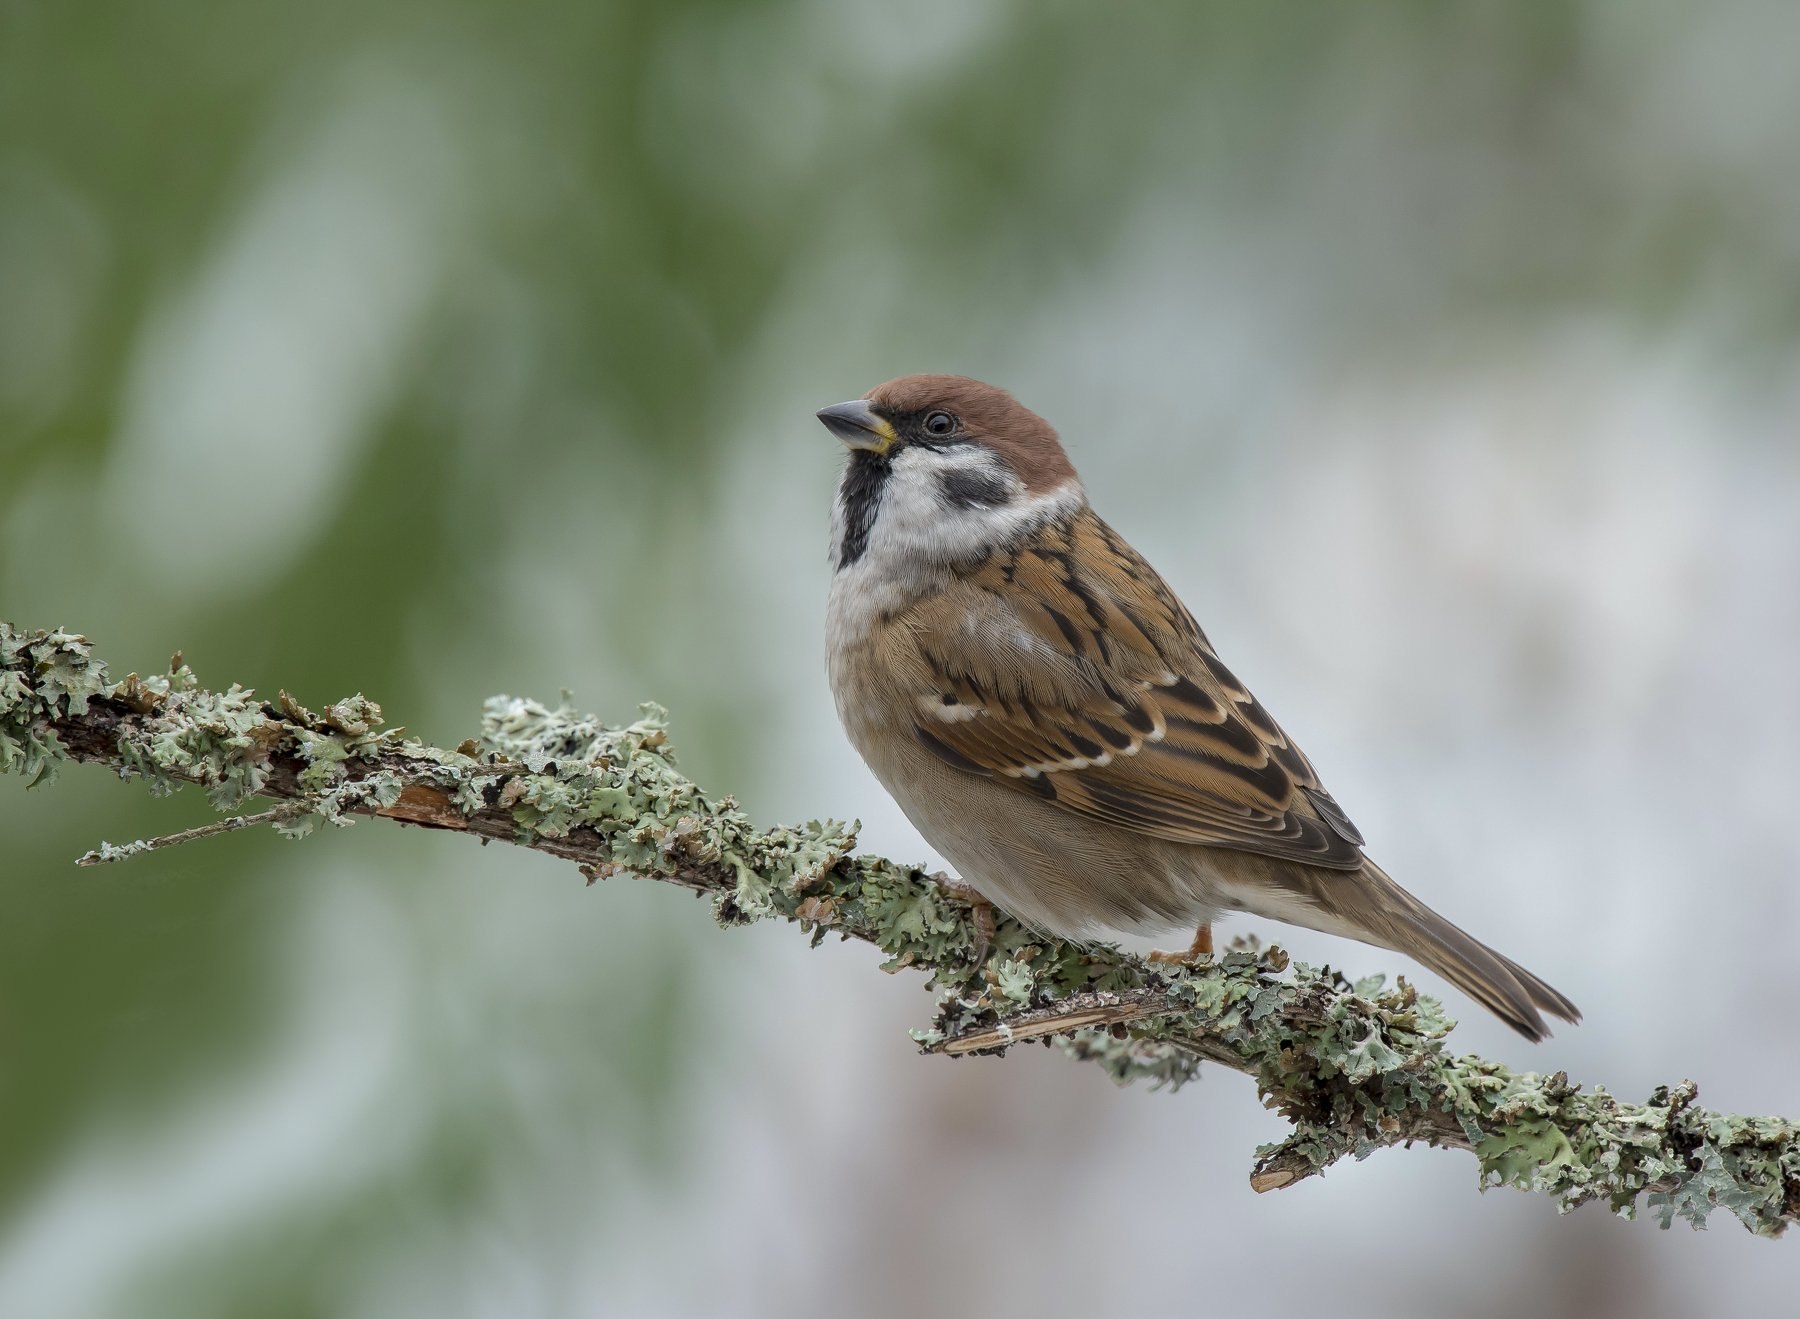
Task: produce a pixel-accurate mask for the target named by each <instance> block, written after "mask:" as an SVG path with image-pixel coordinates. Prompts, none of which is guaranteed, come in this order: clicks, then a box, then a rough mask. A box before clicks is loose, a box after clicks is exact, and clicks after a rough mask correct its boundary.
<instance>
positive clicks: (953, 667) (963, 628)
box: [896, 510, 1363, 870]
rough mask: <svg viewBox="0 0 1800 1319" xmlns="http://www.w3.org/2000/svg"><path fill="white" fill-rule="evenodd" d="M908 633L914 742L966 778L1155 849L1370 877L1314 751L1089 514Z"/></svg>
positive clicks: (980, 574) (1018, 554) (940, 606)
mask: <svg viewBox="0 0 1800 1319" xmlns="http://www.w3.org/2000/svg"><path fill="white" fill-rule="evenodd" d="M903 621H904V623H905V624H906V626H905V628H903V629H896V632H897V633H899V634H900V635H902V636H904V637H905V638H906V642H905V644H906V645H907V646H909V647H914V646H916V648H917V661H916V663H914V664H908V665H906V666H904V667H907V668H912V669H914V670H915V672H916V673H917V674H918V675H919V678H920V680H921V681H922V682H923V683H925V684H928V686H929V690H927V691H923V692H921V693H920V694H919V696H918V708H917V710H916V711H915V718H914V727H915V732H916V734H917V736H918V738H919V740H920V741H921V742H922V743H923V744H924V745H925V746H927V747H928V748H930V749H931V750H932V751H933V752H934V753H935V754H936V755H938V756H939V757H941V758H942V759H943V760H944V761H946V762H947V763H949V764H951V765H953V766H955V767H956V768H958V769H960V770H964V771H966V772H968V773H971V774H981V775H986V776H989V777H992V778H993V779H994V780H995V781H997V782H1000V783H1005V784H1007V785H1008V786H1010V787H1013V788H1016V789H1017V790H1018V791H1020V792H1025V793H1031V794H1034V795H1036V796H1039V797H1042V798H1043V799H1045V800H1047V801H1052V802H1055V803H1056V804H1057V805H1058V806H1061V807H1062V808H1064V809H1065V810H1069V811H1074V812H1076V813H1077V814H1080V815H1086V816H1091V817H1092V818H1094V819H1097V820H1104V821H1106V822H1107V823H1108V824H1113V825H1118V826H1120V827H1122V828H1126V829H1131V830H1135V831H1137V832H1140V833H1145V834H1151V835H1154V836H1155V837H1158V838H1167V839H1170V840H1172V841H1175V842H1182V843H1194V844H1200V845H1205V846H1215V847H1228V848H1235V849H1239V850H1242V851H1246V852H1258V853H1263V854H1265V855H1269V856H1276V857H1281V858H1284V859H1286V860H1290V861H1301V862H1306V863H1308V864H1311V865H1316V866H1327V867H1331V868H1333V869H1341V870H1354V869H1357V868H1358V867H1359V866H1360V865H1361V864H1362V859H1363V858H1362V852H1361V844H1362V835H1361V834H1359V833H1358V832H1357V830H1356V826H1355V825H1353V824H1351V823H1350V821H1349V819H1348V818H1347V817H1346V816H1345V814H1344V812H1343V811H1342V809H1340V808H1339V806H1338V804H1337V803H1336V802H1335V801H1333V800H1332V798H1331V796H1330V794H1329V793H1327V792H1326V791H1325V789H1324V788H1323V787H1322V786H1321V785H1320V783H1319V779H1318V775H1317V774H1316V773H1314V771H1313V767H1312V765H1311V764H1310V763H1308V761H1307V759H1306V757H1305V756H1304V755H1302V754H1301V752H1300V749H1299V748H1298V747H1296V746H1294V745H1293V743H1291V742H1290V741H1288V739H1287V736H1286V735H1285V734H1284V733H1283V732H1282V731H1281V728H1280V727H1279V726H1278V725H1277V724H1276V723H1275V721H1274V720H1273V719H1271V718H1270V717H1269V714H1268V712H1267V711H1266V710H1264V709H1263V707H1262V706H1261V705H1260V704H1259V703H1258V702H1257V700H1256V698H1255V697H1253V696H1252V695H1251V694H1250V693H1249V691H1248V690H1246V689H1245V687H1244V686H1243V684H1242V683H1240V682H1239V681H1238V680H1237V678H1236V677H1234V676H1233V675H1232V673H1231V671H1230V670H1229V669H1227V668H1226V667H1225V666H1224V664H1222V663H1220V661H1219V658H1218V656H1216V655H1215V654H1213V651H1212V647H1211V646H1210V645H1209V644H1208V642H1207V640H1206V637H1205V635H1204V634H1203V633H1202V632H1201V631H1200V629H1199V627H1198V626H1197V625H1196V624H1195V623H1194V620H1193V618H1192V617H1191V616H1190V615H1189V614H1188V612H1187V610H1186V609H1185V608H1183V607H1182V604H1181V602H1180V601H1179V600H1177V599H1176V598H1175V596H1174V594H1173V593H1172V592H1171V591H1170V590H1169V588H1168V586H1167V585H1166V584H1165V583H1164V582H1163V580H1162V578H1161V577H1159V576H1158V575H1157V574H1156V571H1155V570H1154V569H1153V568H1151V567H1150V565H1149V564H1147V563H1145V562H1144V560H1143V559H1142V558H1141V557H1140V556H1139V555H1138V554H1137V552H1136V551H1135V550H1133V549H1132V548H1131V547H1130V546H1129V545H1127V544H1126V543H1125V542H1124V541H1123V540H1121V539H1120V538H1119V536H1118V535H1117V533H1115V532H1114V531H1113V530H1112V528H1110V527H1108V526H1107V525H1106V524H1105V523H1104V522H1102V521H1101V520H1100V519H1099V518H1098V517H1097V516H1096V515H1095V514H1094V513H1093V512H1092V511H1091V510H1084V511H1083V512H1082V513H1080V514H1078V515H1077V516H1076V517H1075V518H1074V519H1073V520H1072V521H1070V522H1069V523H1068V524H1066V525H1064V526H1061V527H1059V528H1052V529H1050V530H1049V531H1047V532H1045V533H1041V534H1039V535H1038V536H1035V537H1033V538H1032V541H1031V543H1030V544H1029V545H1028V546H1026V547H1024V548H1021V549H1019V550H1017V551H1015V552H1010V553H1006V554H1002V555H997V556H995V557H994V558H992V559H990V560H989V561H988V562H987V563H986V564H985V565H984V566H983V567H982V568H981V569H980V570H978V571H977V572H975V573H974V574H972V575H970V576H969V577H967V578H965V579H963V580H962V581H961V582H959V583H957V584H956V585H955V586H954V587H952V588H951V589H950V590H948V591H946V592H944V593H943V594H941V595H939V596H936V597H933V598H932V599H930V600H927V601H925V602H924V603H922V604H921V605H919V606H916V607H915V608H914V609H913V610H911V611H909V613H908V614H907V615H906V616H905V617H904V619H903ZM908 658H909V659H910V658H912V657H910V656H909V657H908Z"/></svg>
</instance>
